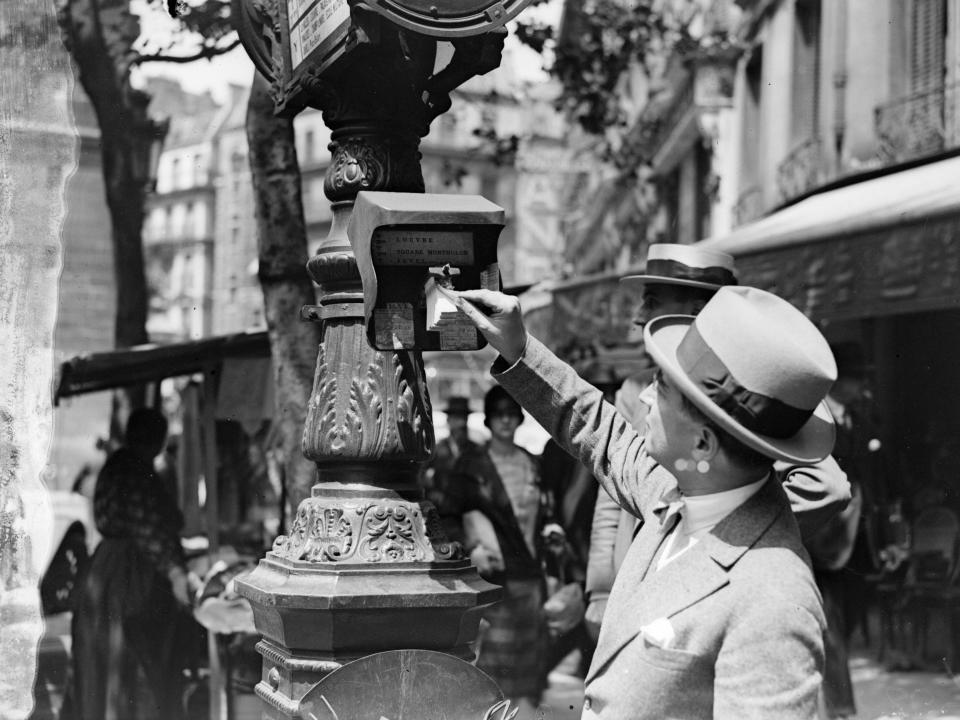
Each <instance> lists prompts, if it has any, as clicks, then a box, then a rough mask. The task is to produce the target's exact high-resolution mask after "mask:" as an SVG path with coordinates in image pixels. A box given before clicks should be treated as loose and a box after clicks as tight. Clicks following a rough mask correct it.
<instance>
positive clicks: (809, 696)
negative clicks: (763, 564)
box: [713, 598, 823, 720]
mask: <svg viewBox="0 0 960 720" xmlns="http://www.w3.org/2000/svg"><path fill="white" fill-rule="evenodd" d="M745 608H746V610H747V612H746V613H745V614H744V615H743V616H741V617H740V618H739V619H738V620H737V621H736V622H735V623H734V624H733V625H732V627H731V628H730V629H729V631H728V632H727V634H726V637H725V638H724V641H723V647H722V648H721V650H720V654H719V656H718V657H717V662H716V666H715V673H716V675H715V679H714V705H713V713H714V717H718V718H738V720H767V719H768V718H777V719H778V720H815V718H816V717H817V702H818V697H819V691H820V684H821V681H822V675H821V668H822V667H823V628H822V627H821V625H820V623H819V622H818V620H817V618H816V617H815V616H814V615H813V613H811V612H810V610H809V609H808V608H806V607H803V606H802V605H797V604H795V603H793V602H791V601H790V600H789V599H786V598H784V599H780V600H776V601H769V602H757V603H750V604H747V605H745Z"/></svg>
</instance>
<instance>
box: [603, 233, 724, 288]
mask: <svg viewBox="0 0 960 720" xmlns="http://www.w3.org/2000/svg"><path fill="white" fill-rule="evenodd" d="M644 271H645V272H644V274H642V275H627V276H625V277H623V278H621V279H620V282H622V283H623V284H624V285H646V284H647V283H657V284H659V285H684V286H686V287H695V288H704V289H707V290H716V289H717V288H720V287H723V286H724V285H736V284H737V276H736V275H735V274H734V272H733V256H732V255H728V254H727V253H725V252H719V251H717V250H705V249H701V248H698V247H697V246H696V245H678V244H675V243H655V244H653V245H651V246H650V249H649V250H648V251H647V265H646V268H644Z"/></svg>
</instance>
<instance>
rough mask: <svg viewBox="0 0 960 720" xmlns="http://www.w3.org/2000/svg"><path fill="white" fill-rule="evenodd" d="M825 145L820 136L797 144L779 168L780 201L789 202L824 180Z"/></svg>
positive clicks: (778, 186) (778, 188) (778, 187)
mask: <svg viewBox="0 0 960 720" xmlns="http://www.w3.org/2000/svg"><path fill="white" fill-rule="evenodd" d="M824 170H825V168H824V163H823V146H822V143H821V142H820V138H810V139H809V140H807V141H805V142H803V143H801V144H800V145H797V146H796V147H795V148H794V149H793V150H792V151H791V152H790V154H789V155H787V157H786V159H784V161H783V162H782V163H780V166H779V167H778V168H777V190H778V191H779V192H780V201H781V202H787V201H789V200H792V199H794V198H796V197H799V196H800V195H803V194H804V193H806V192H809V191H810V190H813V189H814V188H815V187H817V186H818V185H820V184H822V183H823V182H824V179H825V178H824Z"/></svg>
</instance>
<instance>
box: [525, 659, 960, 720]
mask: <svg viewBox="0 0 960 720" xmlns="http://www.w3.org/2000/svg"><path fill="white" fill-rule="evenodd" d="M569 666H570V663H567V662H564V663H563V664H561V666H560V668H559V669H558V670H557V671H555V672H553V673H551V674H550V686H549V688H548V689H547V692H546V694H545V695H544V699H543V703H542V705H541V708H540V713H538V715H537V718H536V720H540V719H541V718H543V720H577V719H578V718H579V717H580V709H581V707H582V705H583V682H582V680H580V678H577V677H573V676H572V675H569V674H566V673H565V672H563V670H564V668H565V667H569ZM850 675H851V677H852V679H853V686H854V697H855V699H856V703H857V714H856V716H854V717H855V718H856V719H857V720H930V719H931V718H939V719H940V720H960V675H954V676H953V677H950V676H949V675H947V673H946V670H944V671H941V672H930V671H920V670H915V671H908V672H903V671H894V672H891V671H887V670H885V669H884V668H883V666H882V665H880V664H879V663H877V661H876V659H875V656H874V655H873V654H871V653H870V652H869V651H866V650H862V649H858V650H854V652H853V655H852V657H851V659H850Z"/></svg>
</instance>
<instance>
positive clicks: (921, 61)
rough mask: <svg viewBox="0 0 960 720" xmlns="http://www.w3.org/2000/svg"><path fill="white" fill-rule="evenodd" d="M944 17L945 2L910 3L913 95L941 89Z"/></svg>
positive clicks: (943, 70) (942, 78)
mask: <svg viewBox="0 0 960 720" xmlns="http://www.w3.org/2000/svg"><path fill="white" fill-rule="evenodd" d="M946 14H947V7H946V0H913V23H912V28H911V29H912V32H911V38H910V41H911V42H910V45H911V62H910V85H911V90H912V91H913V92H915V93H918V92H924V91H928V90H933V89H936V88H938V87H942V86H943V81H944V74H945V72H946V32H947V23H946Z"/></svg>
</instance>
